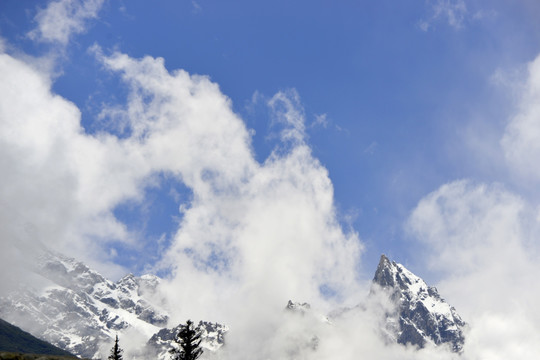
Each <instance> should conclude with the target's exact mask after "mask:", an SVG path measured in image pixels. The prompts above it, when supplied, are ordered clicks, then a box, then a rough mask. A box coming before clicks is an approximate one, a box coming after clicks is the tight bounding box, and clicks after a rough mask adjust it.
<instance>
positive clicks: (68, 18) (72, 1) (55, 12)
mask: <svg viewBox="0 0 540 360" xmlns="http://www.w3.org/2000/svg"><path fill="white" fill-rule="evenodd" d="M104 1H105V0H57V1H53V2H50V3H49V4H48V5H47V7H46V8H44V9H41V10H39V11H38V13H37V15H36V17H35V21H36V22H37V27H36V28H35V29H33V30H32V31H30V32H29V33H28V36H29V37H30V38H31V39H33V40H36V41H41V42H48V43H57V44H60V45H64V46H65V45H66V44H67V43H68V42H69V40H70V39H71V37H72V36H73V35H75V34H80V33H83V32H85V31H86V26H87V22H88V20H91V19H95V18H97V15H98V12H99V10H100V9H101V7H102V5H103V2H104Z"/></svg>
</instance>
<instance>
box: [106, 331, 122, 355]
mask: <svg viewBox="0 0 540 360" xmlns="http://www.w3.org/2000/svg"><path fill="white" fill-rule="evenodd" d="M123 352H124V350H122V349H120V346H118V335H116V340H115V341H114V346H113V347H112V349H111V355H109V357H108V359H109V360H123V356H122V353H123Z"/></svg>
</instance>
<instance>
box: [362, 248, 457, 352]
mask: <svg viewBox="0 0 540 360" xmlns="http://www.w3.org/2000/svg"><path fill="white" fill-rule="evenodd" d="M373 284H374V286H373V288H372V292H373V291H376V288H377V289H378V288H382V289H383V291H385V292H386V293H387V294H389V296H390V297H391V299H392V301H393V302H394V303H395V304H396V310H395V311H394V312H391V313H388V314H387V318H386V329H385V330H387V334H388V335H389V336H390V337H391V338H392V340H394V341H397V342H398V343H400V344H412V345H417V346H419V347H424V346H425V345H426V343H428V342H431V343H433V344H435V345H441V344H448V345H449V346H450V348H451V349H452V350H453V351H455V352H460V351H461V350H462V349H463V344H464V342H465V337H464V335H463V328H464V326H465V325H466V324H465V322H464V321H463V320H462V319H461V317H460V316H459V315H458V313H457V312H456V309H454V308H453V307H452V306H450V305H449V304H447V303H446V302H445V301H444V299H442V298H441V296H440V295H439V293H438V291H437V289H436V288H435V287H431V286H428V285H427V284H426V283H425V282H424V280H422V279H421V278H419V277H418V276H416V275H414V274H413V273H412V272H410V271H409V270H407V269H406V268H405V267H404V266H403V265H401V264H398V263H396V262H393V261H390V260H389V259H388V258H387V257H386V256H385V255H382V256H381V260H380V262H379V265H378V266H377V271H376V273H375V277H374V278H373Z"/></svg>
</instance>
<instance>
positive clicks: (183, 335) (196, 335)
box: [169, 320, 203, 360]
mask: <svg viewBox="0 0 540 360" xmlns="http://www.w3.org/2000/svg"><path fill="white" fill-rule="evenodd" d="M174 341H176V342H177V343H178V344H179V345H180V347H179V348H173V349H171V350H169V352H170V353H171V354H172V357H171V360H196V359H197V358H198V357H199V356H201V354H202V353H203V350H202V349H201V347H200V344H201V331H200V330H199V329H198V328H194V327H193V322H192V321H191V320H188V321H187V322H186V325H183V326H182V328H181V329H180V331H179V332H178V334H177V335H176V337H175V338H174Z"/></svg>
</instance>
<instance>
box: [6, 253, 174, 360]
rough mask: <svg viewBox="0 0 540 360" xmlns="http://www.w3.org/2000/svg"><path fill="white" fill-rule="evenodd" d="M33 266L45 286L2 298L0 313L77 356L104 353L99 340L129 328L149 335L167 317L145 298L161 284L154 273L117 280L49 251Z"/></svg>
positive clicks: (108, 338) (94, 355) (156, 329)
mask: <svg viewBox="0 0 540 360" xmlns="http://www.w3.org/2000/svg"><path fill="white" fill-rule="evenodd" d="M34 270H35V272H36V274H37V275H38V276H40V277H42V280H43V281H42V283H43V284H45V286H44V287H42V288H40V289H31V288H24V289H20V291H16V292H12V293H10V294H8V295H7V296H4V297H2V298H1V299H0V317H2V318H4V319H6V320H7V321H10V322H11V323H13V324H15V325H17V326H20V327H23V328H26V329H30V330H31V332H32V333H33V334H34V335H35V336H38V337H40V338H42V339H45V340H47V341H49V342H51V343H52V344H54V345H56V346H58V347H60V348H63V349H66V350H68V351H70V352H72V353H74V354H77V355H79V356H83V357H88V358H93V357H101V354H99V346H100V344H101V343H103V342H106V343H108V342H110V339H111V338H113V337H114V336H115V334H116V333H117V332H119V331H122V330H126V329H128V328H134V329H137V330H138V331H139V332H141V333H142V334H143V335H144V336H145V337H147V338H149V337H150V336H152V334H154V333H156V332H158V331H159V330H160V329H161V328H162V327H163V326H165V324H166V322H167V320H168V315H167V314H166V313H165V312H164V311H163V310H161V309H159V307H158V306H156V305H155V304H151V303H150V302H149V301H148V300H147V298H146V297H145V296H144V294H145V293H149V292H151V291H153V290H155V288H156V287H157V286H158V284H159V278H157V277H155V276H151V275H145V276H143V277H135V276H133V275H131V274H130V275H127V276H125V277H124V278H122V279H121V280H119V281H118V282H117V283H113V282H111V281H109V280H107V279H105V278H104V277H103V276H101V275H100V274H99V273H97V272H95V271H93V270H91V269H89V268H88V267H87V266H85V265H84V264H82V263H80V262H77V261H76V260H74V259H71V258H68V257H65V256H63V255H60V254H53V253H51V252H45V253H43V254H42V255H41V256H40V257H39V258H38V259H37V261H36V264H35V269H34Z"/></svg>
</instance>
